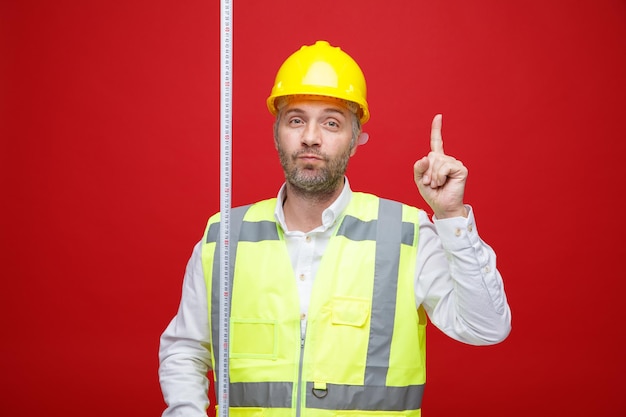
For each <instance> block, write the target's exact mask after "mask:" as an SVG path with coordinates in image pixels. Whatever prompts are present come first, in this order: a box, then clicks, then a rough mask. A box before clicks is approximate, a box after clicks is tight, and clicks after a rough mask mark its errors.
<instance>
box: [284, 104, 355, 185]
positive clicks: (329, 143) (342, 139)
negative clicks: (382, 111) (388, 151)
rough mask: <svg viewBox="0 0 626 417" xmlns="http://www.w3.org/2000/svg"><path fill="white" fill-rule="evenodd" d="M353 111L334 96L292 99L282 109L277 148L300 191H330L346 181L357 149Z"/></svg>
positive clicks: (286, 173)
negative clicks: (349, 164) (348, 168)
mask: <svg viewBox="0 0 626 417" xmlns="http://www.w3.org/2000/svg"><path fill="white" fill-rule="evenodd" d="M352 120H353V119H352V114H351V113H350V111H349V110H348V109H347V108H346V106H345V104H343V103H342V102H341V101H338V100H333V99H317V98H316V99H308V98H302V99H292V100H290V101H289V102H288V103H287V104H286V105H285V107H284V108H283V109H282V110H281V112H280V115H279V120H278V122H277V123H278V125H277V129H276V138H275V142H276V149H277V150H278V154H279V156H280V163H281V165H282V167H283V171H284V172H285V178H286V180H287V182H288V183H289V184H290V185H291V186H292V187H293V188H294V189H295V190H296V191H298V192H303V193H306V194H309V195H315V194H320V195H321V194H329V193H332V192H333V191H335V190H337V188H338V187H340V186H342V185H343V176H344V173H345V171H346V168H347V166H348V160H349V159H350V157H351V156H352V155H354V152H355V150H356V146H355V144H354V143H353V141H352V123H353V121H352Z"/></svg>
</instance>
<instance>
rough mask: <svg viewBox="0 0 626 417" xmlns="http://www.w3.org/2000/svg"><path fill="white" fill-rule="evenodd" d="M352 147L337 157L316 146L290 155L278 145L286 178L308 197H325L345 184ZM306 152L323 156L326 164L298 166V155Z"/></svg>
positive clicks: (294, 187)
mask: <svg viewBox="0 0 626 417" xmlns="http://www.w3.org/2000/svg"><path fill="white" fill-rule="evenodd" d="M350 151H351V149H350V148H348V149H346V151H345V152H343V153H341V154H339V155H337V156H336V157H335V158H331V157H329V156H328V155H327V154H324V153H322V152H319V151H318V150H316V149H314V148H303V149H300V150H299V151H296V152H294V153H292V154H291V155H288V154H287V153H286V152H285V150H284V149H283V148H282V147H281V146H280V144H279V145H278V155H279V157H280V164H281V165H282V167H283V171H284V172H285V180H286V181H287V182H288V183H289V184H290V185H291V186H292V187H293V190H294V191H295V192H297V193H299V194H302V195H306V196H308V197H317V198H323V197H324V196H326V195H330V194H332V193H334V192H335V191H336V190H337V188H338V187H339V186H340V185H341V184H343V179H344V175H345V173H346V169H347V167H348V161H349V160H350ZM304 153H307V154H315V155H317V156H319V157H320V158H322V160H323V161H324V162H325V165H324V166H323V167H321V168H316V167H315V166H314V165H313V164H307V165H304V166H297V165H296V161H297V159H298V157H299V156H300V155H302V154H304Z"/></svg>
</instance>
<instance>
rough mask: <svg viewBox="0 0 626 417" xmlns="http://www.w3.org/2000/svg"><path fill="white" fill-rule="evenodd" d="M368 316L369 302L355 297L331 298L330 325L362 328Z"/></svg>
mask: <svg viewBox="0 0 626 417" xmlns="http://www.w3.org/2000/svg"><path fill="white" fill-rule="evenodd" d="M369 314H370V301H369V300H367V299H364V298H355V297H333V300H332V314H331V322H332V324H340V325H345V326H354V327H362V326H363V325H364V324H365V322H366V321H367V318H368V317H369Z"/></svg>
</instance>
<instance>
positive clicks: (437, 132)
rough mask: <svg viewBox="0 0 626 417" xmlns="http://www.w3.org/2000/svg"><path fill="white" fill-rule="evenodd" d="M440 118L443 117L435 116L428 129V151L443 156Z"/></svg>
mask: <svg viewBox="0 0 626 417" xmlns="http://www.w3.org/2000/svg"><path fill="white" fill-rule="evenodd" d="M442 118H443V116H442V115H441V114H437V115H435V117H434V118H433V124H432V126H431V129H430V150H431V151H433V152H434V153H440V154H443V138H442V137H441V125H442Z"/></svg>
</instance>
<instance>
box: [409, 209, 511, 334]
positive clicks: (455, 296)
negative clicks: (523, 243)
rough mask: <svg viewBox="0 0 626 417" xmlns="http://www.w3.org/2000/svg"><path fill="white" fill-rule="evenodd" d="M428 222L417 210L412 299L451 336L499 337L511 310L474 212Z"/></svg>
mask: <svg viewBox="0 0 626 417" xmlns="http://www.w3.org/2000/svg"><path fill="white" fill-rule="evenodd" d="M467 209H468V212H469V214H468V217H467V218H464V217H455V218H450V219H443V220H437V219H436V218H435V219H434V220H433V222H434V223H433V222H431V221H430V220H429V219H428V216H427V215H426V213H425V212H420V226H419V242H418V254H417V264H416V273H415V297H416V303H417V305H418V306H419V305H420V304H421V305H423V306H424V309H425V310H426V312H427V314H428V316H429V318H430V320H431V322H432V323H433V324H434V325H435V326H436V327H437V328H439V329H440V330H441V331H443V332H444V333H445V334H447V335H448V336H450V337H452V338H453V339H456V340H459V341H461V342H464V343H468V344H472V345H489V344H495V343H499V342H501V341H502V340H504V339H505V338H506V337H507V336H508V334H509V332H510V330H511V311H510V308H509V305H508V303H507V299H506V294H505V292H504V284H503V282H502V277H501V276H500V272H499V271H498V270H497V268H496V254H495V252H494V251H493V249H492V248H491V247H489V245H487V244H486V243H485V242H483V241H482V240H481V239H480V237H479V235H478V229H477V228H476V222H475V219H474V213H473V210H472V208H471V207H470V206H467Z"/></svg>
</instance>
